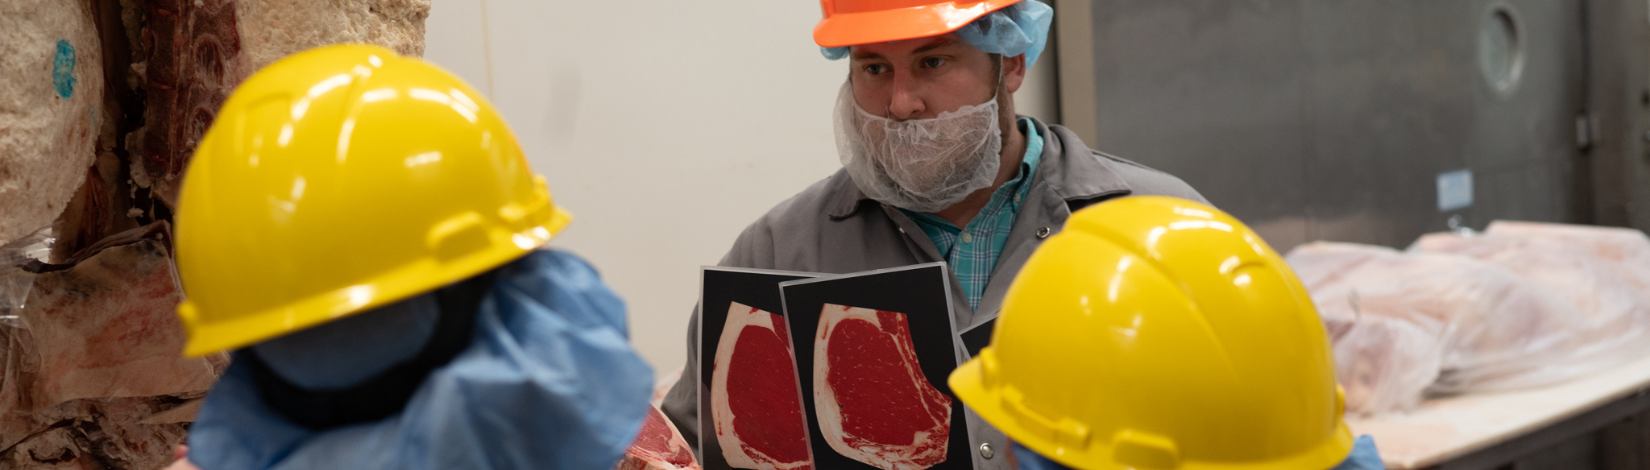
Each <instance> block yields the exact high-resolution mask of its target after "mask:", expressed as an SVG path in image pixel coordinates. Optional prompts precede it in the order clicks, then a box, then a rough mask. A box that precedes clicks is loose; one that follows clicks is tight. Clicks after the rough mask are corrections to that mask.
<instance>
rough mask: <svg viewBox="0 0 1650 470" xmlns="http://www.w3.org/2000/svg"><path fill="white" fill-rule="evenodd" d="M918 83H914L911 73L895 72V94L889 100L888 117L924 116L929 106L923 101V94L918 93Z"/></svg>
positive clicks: (910, 117) (912, 117) (908, 117)
mask: <svg viewBox="0 0 1650 470" xmlns="http://www.w3.org/2000/svg"><path fill="white" fill-rule="evenodd" d="M915 88H916V84H915V83H912V80H911V79H910V76H909V74H905V73H895V75H894V94H893V96H891V97H890V99H889V100H888V118H889V119H893V120H896V121H904V120H907V119H916V118H918V117H921V116H922V112H923V111H925V110H927V106H926V105H924V104H923V102H922V95H921V94H919V93H917V90H916V89H915Z"/></svg>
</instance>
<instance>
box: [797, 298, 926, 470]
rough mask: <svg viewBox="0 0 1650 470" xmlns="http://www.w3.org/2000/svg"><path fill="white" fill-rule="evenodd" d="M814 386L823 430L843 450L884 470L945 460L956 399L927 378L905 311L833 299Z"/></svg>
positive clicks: (823, 324) (823, 320) (818, 342)
mask: <svg viewBox="0 0 1650 470" xmlns="http://www.w3.org/2000/svg"><path fill="white" fill-rule="evenodd" d="M813 388H814V390H813V397H814V408H815V410H816V411H817V415H818V419H819V428H820V432H821V434H823V435H824V437H825V442H826V443H828V444H829V445H830V446H831V449H832V450H835V451H837V453H839V454H842V455H843V456H846V457H848V458H851V459H854V460H857V461H860V462H864V463H865V464H867V465H871V466H874V467H877V468H881V469H883V470H921V469H924V468H928V467H932V466H934V465H935V464H938V463H940V462H944V461H945V453H946V448H947V445H948V440H949V439H950V437H951V397H948V396H946V395H945V394H943V393H940V391H939V390H937V389H935V388H934V385H933V384H931V383H929V382H928V379H927V378H926V377H925V376H924V375H923V373H922V366H921V365H920V364H918V363H917V353H916V348H915V347H914V346H913V345H912V344H911V329H910V326H909V325H908V324H907V323H906V320H905V314H903V313H899V312H888V311H881V310H871V309H866V308H854V307H845V306H841V305H831V304H826V305H825V308H824V309H823V311H822V312H821V313H820V316H819V330H818V333H816V334H815V336H814V384H813Z"/></svg>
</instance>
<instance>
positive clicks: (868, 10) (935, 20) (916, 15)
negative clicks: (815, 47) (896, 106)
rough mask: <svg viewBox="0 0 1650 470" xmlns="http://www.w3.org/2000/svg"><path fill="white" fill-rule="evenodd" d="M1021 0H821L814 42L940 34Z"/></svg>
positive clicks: (825, 43) (836, 43)
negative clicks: (823, 13) (821, 14)
mask: <svg viewBox="0 0 1650 470" xmlns="http://www.w3.org/2000/svg"><path fill="white" fill-rule="evenodd" d="M1020 1H1021V0H983V1H952V2H944V1H934V0H820V1H819V6H820V7H821V8H822V9H823V10H825V18H824V19H821V20H819V24H818V25H816V26H814V42H815V43H817V44H819V46H820V47H847V46H858V45H861V44H875V43H879V42H891V41H903V40H906V39H916V38H926V37H931V36H939V35H941V34H945V33H949V32H952V31H956V30H957V29H959V28H962V27H963V26H967V25H968V23H971V22H973V21H974V20H975V19H978V18H979V17H981V16H985V15H986V14H987V13H991V12H993V11H997V10H1001V9H1003V7H1007V6H1009V5H1013V4H1015V3H1019V2H1020Z"/></svg>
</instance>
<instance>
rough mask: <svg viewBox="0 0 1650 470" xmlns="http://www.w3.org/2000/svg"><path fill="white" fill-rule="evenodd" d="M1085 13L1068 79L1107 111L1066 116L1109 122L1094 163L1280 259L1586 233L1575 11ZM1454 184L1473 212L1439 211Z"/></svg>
mask: <svg viewBox="0 0 1650 470" xmlns="http://www.w3.org/2000/svg"><path fill="white" fill-rule="evenodd" d="M1088 6H1089V8H1090V9H1091V14H1092V16H1091V18H1090V20H1091V22H1090V33H1091V34H1090V36H1091V37H1092V50H1093V52H1092V61H1090V62H1089V63H1086V64H1085V63H1081V62H1082V61H1081V60H1079V61H1071V60H1069V58H1068V56H1062V62H1061V64H1060V66H1061V67H1092V69H1093V71H1094V75H1093V76H1094V79H1093V82H1094V83H1093V85H1092V86H1093V89H1094V95H1093V96H1094V102H1093V103H1066V104H1063V105H1062V108H1063V109H1064V110H1065V111H1066V112H1068V113H1070V112H1084V111H1083V110H1085V109H1086V110H1092V111H1093V112H1094V113H1095V116H1094V119H1095V122H1097V125H1096V127H1097V128H1098V135H1095V136H1091V139H1092V141H1091V142H1089V143H1090V146H1091V147H1095V148H1098V149H1101V150H1105V151H1108V152H1111V153H1115V154H1118V155H1120V156H1123V157H1125V158H1129V159H1133V160H1136V161H1139V162H1141V163H1144V164H1147V165H1150V166H1153V167H1155V168H1158V169H1161V170H1164V171H1168V172H1170V173H1173V174H1175V175H1177V176H1180V177H1181V178H1184V179H1185V180H1186V181H1187V182H1189V183H1191V184H1192V185H1193V186H1194V187H1196V188H1197V189H1198V190H1199V191H1201V192H1203V194H1204V195H1205V196H1207V197H1208V198H1209V200H1210V201H1212V202H1213V203H1214V204H1215V205H1216V206H1218V207H1220V208H1222V209H1224V210H1226V211H1228V212H1231V213H1232V214H1234V215H1236V216H1238V217H1239V218H1241V219H1243V220H1244V221H1246V222H1248V223H1250V224H1251V225H1253V226H1255V227H1256V229H1257V230H1258V231H1260V232H1261V233H1262V235H1264V236H1266V237H1267V240H1268V241H1269V242H1270V243H1271V244H1272V245H1273V246H1274V247H1275V248H1277V249H1279V250H1287V249H1289V248H1291V247H1293V246H1294V245H1296V244H1299V243H1301V242H1304V241H1308V240H1316V239H1328V240H1341V241H1356V242H1365V243H1378V244H1384V245H1391V246H1398V247H1402V246H1404V245H1407V244H1408V243H1409V242H1410V241H1412V240H1414V239H1415V237H1416V236H1418V235H1420V234H1422V233H1425V232H1428V231H1437V230H1442V229H1444V228H1445V227H1446V222H1445V221H1446V220H1447V219H1448V218H1449V217H1450V216H1452V215H1461V216H1462V217H1463V220H1464V221H1465V222H1466V223H1467V224H1468V225H1470V226H1478V227H1482V225H1483V224H1487V223H1488V222H1489V221H1490V220H1493V219H1501V218H1507V219H1522V220H1542V221H1571V222H1574V221H1581V220H1582V217H1584V216H1585V213H1584V210H1585V208H1586V204H1587V201H1586V200H1585V196H1584V194H1585V193H1584V192H1583V191H1584V190H1586V181H1585V180H1583V179H1581V178H1583V177H1584V176H1585V175H1586V172H1584V171H1580V166H1579V165H1578V151H1577V149H1576V127H1575V117H1576V116H1577V115H1578V114H1579V113H1580V109H1581V107H1582V105H1583V103H1582V100H1583V98H1584V97H1583V80H1584V79H1585V77H1584V74H1583V73H1582V55H1581V53H1582V47H1583V43H1582V32H1581V27H1582V26H1581V16H1580V15H1581V7H1580V2H1579V0H1571V1H1540V0H1399V1H1394V0H1380V1H1376V0H1272V1H1267V0H1205V1H1176V2H1165V1H1161V0H1095V1H1093V2H1091V3H1090V4H1089V5H1088ZM1074 10H1076V9H1074ZM1057 16H1058V14H1057ZM1062 24H1066V23H1062ZM1062 37H1071V36H1070V34H1069V32H1065V33H1063V34H1062ZM1062 76H1063V77H1065V76H1070V74H1067V73H1064V72H1062ZM1073 85H1074V84H1071V83H1065V84H1062V88H1067V89H1069V88H1068V87H1070V86H1073ZM1075 85H1077V86H1083V84H1075ZM1067 95H1080V94H1067ZM1068 119H1069V117H1068ZM1458 169H1471V170H1472V174H1473V183H1474V184H1473V185H1474V190H1473V196H1474V197H1473V199H1474V204H1473V205H1472V206H1471V207H1470V208H1468V209H1464V210H1456V211H1450V212H1443V211H1440V209H1439V207H1438V191H1437V186H1436V176H1437V175H1438V174H1439V173H1441V172H1445V171H1451V170H1458Z"/></svg>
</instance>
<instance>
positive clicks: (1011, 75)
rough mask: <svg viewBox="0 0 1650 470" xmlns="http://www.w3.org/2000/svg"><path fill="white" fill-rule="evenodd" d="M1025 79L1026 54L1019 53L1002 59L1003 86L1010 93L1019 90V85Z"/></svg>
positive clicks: (1023, 82)
mask: <svg viewBox="0 0 1650 470" xmlns="http://www.w3.org/2000/svg"><path fill="white" fill-rule="evenodd" d="M1025 81H1026V55H1025V54H1020V55H1017V56H1014V57H1007V58H1004V59H1003V87H1005V88H1006V89H1007V90H1008V92H1009V93H1010V94H1013V93H1014V92H1017V91H1020V85H1022V84H1025Z"/></svg>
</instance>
